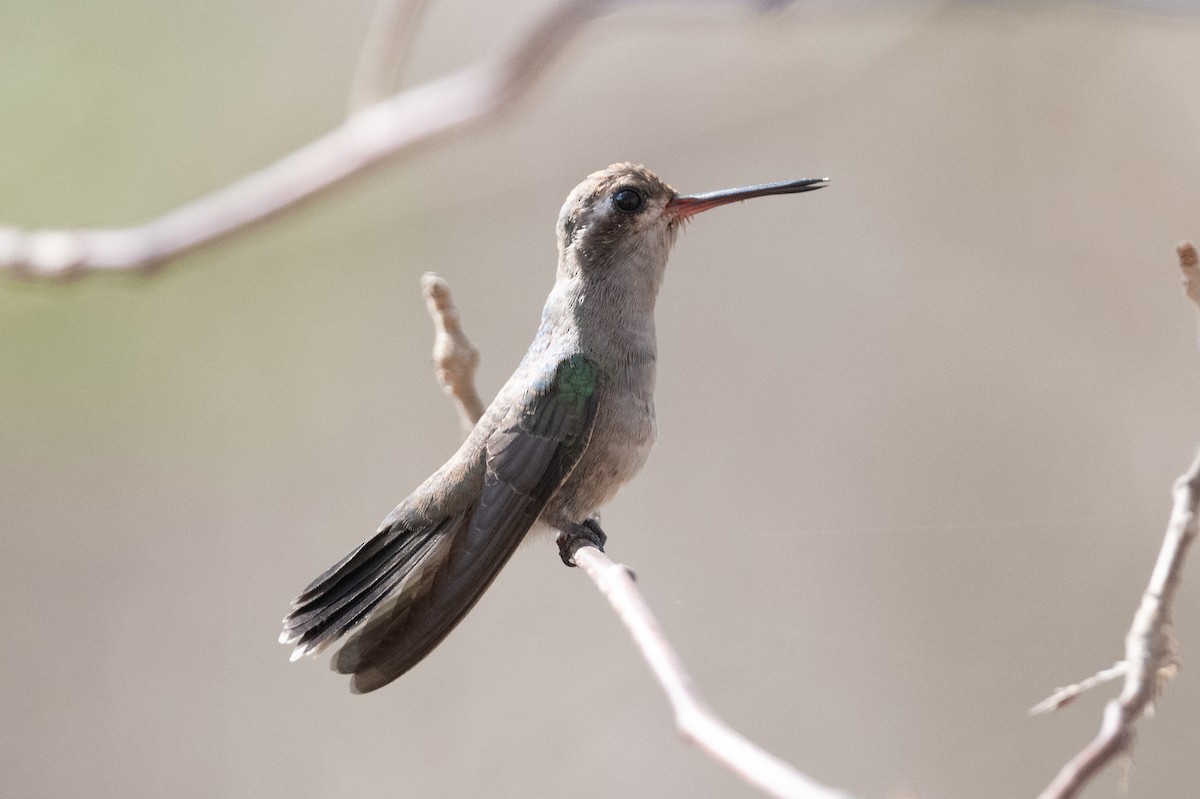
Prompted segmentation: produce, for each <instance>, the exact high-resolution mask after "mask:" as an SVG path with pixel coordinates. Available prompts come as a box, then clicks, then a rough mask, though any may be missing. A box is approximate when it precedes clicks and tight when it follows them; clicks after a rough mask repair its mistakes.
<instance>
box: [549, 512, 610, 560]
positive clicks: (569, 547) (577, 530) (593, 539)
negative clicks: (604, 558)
mask: <svg viewBox="0 0 1200 799" xmlns="http://www.w3.org/2000/svg"><path fill="white" fill-rule="evenodd" d="M607 540H608V536H607V535H605V534H604V531H603V530H601V529H600V525H599V524H598V523H597V522H596V520H595V519H588V520H587V521H585V522H584V523H583V524H576V525H573V526H572V527H570V528H569V529H567V530H559V531H558V535H556V536H554V543H556V544H558V556H559V557H560V558H562V562H563V563H564V564H566V565H567V566H570V567H572V568H574V567H575V552H576V551H577V550H578V549H579V548H580V547H585V546H593V547H595V548H596V549H598V550H600V551H601V552H603V551H604V542H606V541H607Z"/></svg>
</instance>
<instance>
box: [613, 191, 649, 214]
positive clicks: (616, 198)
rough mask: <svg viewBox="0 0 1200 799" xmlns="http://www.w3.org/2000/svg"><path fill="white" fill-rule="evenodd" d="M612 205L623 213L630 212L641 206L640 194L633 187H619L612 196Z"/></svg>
mask: <svg viewBox="0 0 1200 799" xmlns="http://www.w3.org/2000/svg"><path fill="white" fill-rule="evenodd" d="M612 202H613V206H614V207H615V208H616V209H617V210H618V211H620V212H621V213H623V214H632V213H633V212H635V211H637V210H638V209H639V208H641V207H642V195H640V194H638V193H637V192H636V191H634V190H633V189H620V190H619V191H617V192H616V193H615V194H613V196H612Z"/></svg>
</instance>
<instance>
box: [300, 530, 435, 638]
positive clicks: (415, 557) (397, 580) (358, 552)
mask: <svg viewBox="0 0 1200 799" xmlns="http://www.w3.org/2000/svg"><path fill="white" fill-rule="evenodd" d="M452 521H454V520H453V519H445V520H443V521H441V522H439V523H437V524H435V525H431V526H429V527H427V528H425V529H423V530H408V529H404V528H403V527H398V526H392V527H388V528H384V529H382V530H380V531H379V532H378V533H376V534H375V535H374V536H372V537H371V538H370V539H368V540H367V541H364V542H363V543H362V544H359V545H358V547H356V548H355V549H354V551H353V552H351V553H350V554H349V555H347V556H346V557H344V558H342V559H341V560H340V561H338V562H337V563H335V564H334V565H333V566H331V567H330V568H329V569H328V570H326V571H325V573H324V574H322V575H321V576H320V577H318V578H317V579H315V580H313V581H312V582H311V583H310V584H309V585H308V587H307V588H305V589H304V591H303V592H301V594H300V596H298V597H296V598H295V599H294V600H292V609H291V612H289V613H288V615H287V616H286V617H285V618H284V620H283V633H282V634H281V635H280V636H279V642H280V643H282V644H294V645H295V647H296V648H295V650H294V651H293V652H292V660H298V659H299V658H301V657H304V656H305V655H311V654H316V653H318V652H321V651H322V650H324V649H325V648H326V647H327V646H329V645H330V644H332V643H334V642H335V641H337V640H338V639H339V638H341V637H342V636H343V635H345V634H346V633H347V632H349V631H350V630H352V629H353V628H355V627H357V626H358V625H359V624H361V623H362V622H363V621H365V620H366V618H367V617H368V616H370V615H371V614H372V613H373V612H374V611H375V610H376V609H377V608H378V607H379V606H380V605H382V604H384V603H385V602H387V601H389V600H390V599H392V598H399V597H403V596H405V595H408V594H410V593H411V589H412V588H414V587H417V586H413V585H406V584H405V583H406V581H407V582H408V583H412V582H414V581H413V580H411V579H410V578H411V577H414V576H417V577H419V572H421V571H424V570H425V569H426V568H427V567H428V566H430V565H432V562H433V561H438V560H440V558H438V557H437V555H438V553H439V550H444V549H445V548H446V544H447V542H448V538H449V536H448V533H449V532H450V531H449V529H448V528H449V527H450V526H451V525H450V522H452ZM397 591H399V594H397Z"/></svg>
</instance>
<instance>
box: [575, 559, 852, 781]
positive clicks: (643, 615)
mask: <svg viewBox="0 0 1200 799" xmlns="http://www.w3.org/2000/svg"><path fill="white" fill-rule="evenodd" d="M571 557H572V558H573V559H574V561H575V563H576V564H577V565H578V566H579V567H580V568H581V569H583V571H584V572H585V573H586V574H587V576H588V577H591V578H592V582H594V583H595V584H596V587H597V588H599V589H600V592H601V593H602V594H604V596H605V597H606V598H607V599H608V601H609V604H611V605H612V607H613V610H615V611H616V612H617V615H618V616H619V617H620V619H621V622H622V623H623V624H624V625H625V629H627V630H629V634H630V635H631V636H633V640H634V643H636V644H637V646H638V649H639V650H640V651H641V653H642V657H643V658H644V659H645V661H646V662H647V663H648V664H649V665H650V670H651V671H652V672H654V676H655V678H657V680H658V683H659V685H661V686H662V687H663V690H664V691H666V694H667V699H668V700H669V701H670V703H671V708H672V709H673V710H674V711H675V727H676V729H678V730H679V734H680V735H681V736H683V738H684V739H685V740H687V741H690V742H692V743H694V744H695V745H696V746H698V747H700V749H702V750H703V751H705V752H707V753H708V755H709V756H710V757H712V758H713V759H714V760H716V761H717V762H718V763H721V764H722V765H724V766H725V767H726V768H728V769H729V770H730V771H732V772H733V773H735V774H737V775H738V776H739V777H741V778H742V779H744V780H745V781H746V782H748V783H750V784H751V785H753V786H755V787H756V788H758V789H759V790H761V791H763V792H764V793H766V794H767V795H769V796H776V797H781V799H783V798H785V797H786V798H787V799H850V796H849V794H846V793H843V792H842V791H838V790H835V789H832V788H827V787H825V786H824V785H821V784H820V783H818V782H816V781H815V780H813V779H811V778H809V777H807V776H805V775H804V774H801V773H800V772H799V771H797V770H796V769H795V768H793V767H792V766H791V765H789V764H788V763H786V762H785V761H783V760H780V759H779V758H777V757H775V756H774V755H772V754H771V753H770V752H767V751H765V750H763V749H761V748H760V747H758V746H757V745H756V744H754V743H753V742H751V741H750V740H748V739H747V738H745V737H744V736H742V735H741V734H740V733H739V732H737V731H736V730H734V729H733V728H731V727H730V726H729V725H728V724H726V723H725V722H724V721H722V720H721V719H720V718H719V717H718V716H717V715H716V714H715V713H713V711H712V710H711V709H709V707H708V705H706V704H705V703H704V700H703V699H702V698H701V696H700V694H699V692H698V691H697V690H696V686H695V685H694V684H693V683H692V679H691V677H689V676H688V673H687V671H685V670H684V668H683V664H682V663H681V662H680V660H679V656H678V655H677V654H675V650H674V649H672V648H671V645H670V644H669V643H667V639H666V636H664V635H663V632H662V629H661V628H660V627H659V626H658V622H657V621H655V619H654V615H653V614H652V613H651V612H650V609H649V608H648V607H646V603H645V601H644V600H643V599H642V595H641V593H640V592H639V591H638V589H637V585H636V583H634V577H633V572H632V571H631V570H630V569H629V567H628V566H624V565H619V564H616V563H613V562H612V561H611V560H609V559H608V556H606V555H605V554H604V553H603V552H601V551H600V550H598V549H596V547H594V546H592V545H591V544H588V543H586V542H581V544H580V545H579V546H578V548H576V549H575V550H574V552H573V553H572V555H571Z"/></svg>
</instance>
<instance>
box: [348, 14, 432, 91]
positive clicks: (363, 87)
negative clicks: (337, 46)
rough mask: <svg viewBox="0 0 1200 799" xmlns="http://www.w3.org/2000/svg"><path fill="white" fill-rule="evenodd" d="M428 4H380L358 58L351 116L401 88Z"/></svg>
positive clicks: (372, 18) (352, 84) (353, 83)
mask: <svg viewBox="0 0 1200 799" xmlns="http://www.w3.org/2000/svg"><path fill="white" fill-rule="evenodd" d="M426 5H427V0H379V2H377V3H376V4H375V13H374V15H373V16H372V17H371V25H370V27H369V28H368V29H367V36H366V39H365V40H364V41H363V46H362V50H360V51H359V54H358V65H357V66H356V67H355V69H354V80H353V82H352V83H351V85H350V107H349V111H350V113H354V112H355V111H359V110H361V109H363V108H366V107H367V106H369V105H371V104H372V103H377V102H379V101H380V100H382V99H383V98H385V97H388V96H390V95H391V94H393V93H394V92H396V91H397V90H398V89H399V88H400V71H401V70H402V69H403V68H404V62H405V61H406V60H407V59H408V55H409V53H410V52H411V51H412V44H413V41H414V40H415V39H416V34H417V29H418V27H419V23H420V21H421V14H422V12H424V11H425V7H426Z"/></svg>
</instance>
